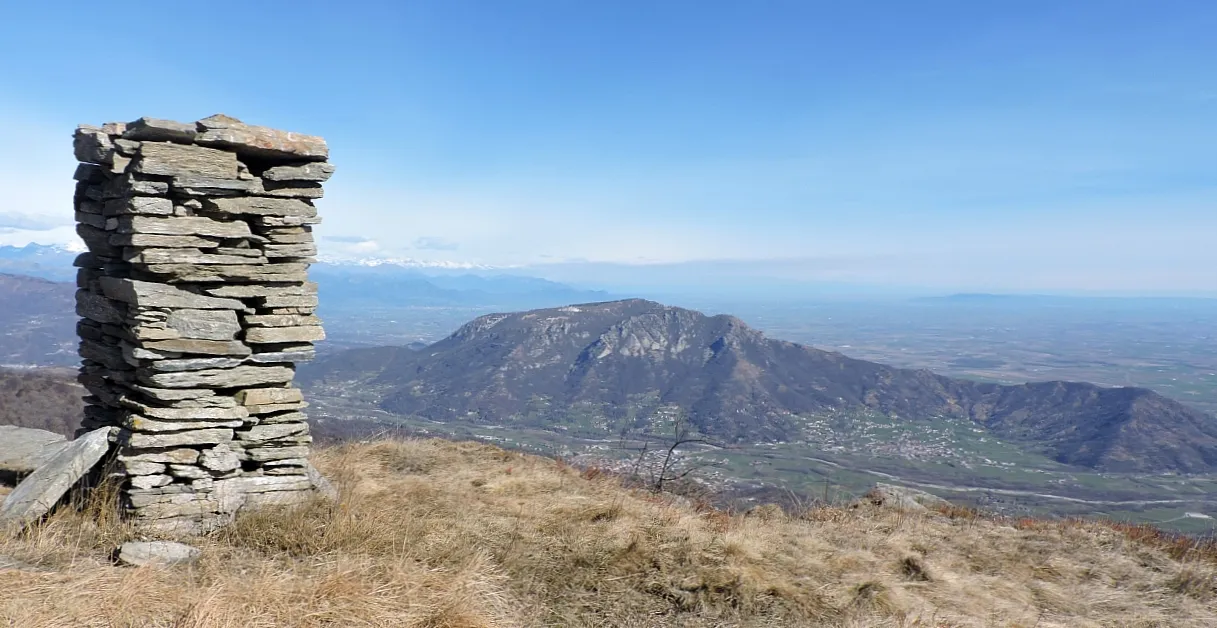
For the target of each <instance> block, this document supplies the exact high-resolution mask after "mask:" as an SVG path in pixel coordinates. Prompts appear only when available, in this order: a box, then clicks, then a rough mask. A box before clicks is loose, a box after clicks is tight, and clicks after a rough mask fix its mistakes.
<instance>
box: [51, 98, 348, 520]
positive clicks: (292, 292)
mask: <svg viewBox="0 0 1217 628" xmlns="http://www.w3.org/2000/svg"><path fill="white" fill-rule="evenodd" d="M74 146H75V152H76V158H77V159H78V160H79V161H81V162H83V163H81V164H80V166H79V167H78V168H77V170H76V176H75V179H76V181H77V185H76V195H75V209H76V221H77V223H78V224H77V226H76V229H77V233H78V234H79V235H80V237H81V238H82V239H83V240H84V242H85V244H86V245H87V246H88V252H87V253H84V254H82V255H80V257H79V258H78V259H77V260H76V266H77V267H78V269H79V270H78V275H77V286H78V287H79V290H78V291H77V295H76V298H77V313H78V314H79V315H80V316H81V320H80V321H79V323H78V331H79V334H80V356H81V358H82V367H81V371H80V382H81V383H82V384H83V385H84V386H85V387H86V388H87V389H88V391H89V392H90V393H91V394H90V396H89V397H87V398H86V402H87V406H86V410H85V419H84V423H83V429H84V430H92V429H96V428H98V427H103V426H116V427H119V428H121V430H120V431H119V436H118V441H117V443H116V445H117V461H118V473H119V474H120V476H121V478H122V481H123V489H122V493H123V498H124V504H125V507H126V508H127V509H128V512H129V514H131V515H132V516H133V517H134V518H135V520H136V521H137V523H140V524H142V525H145V526H148V527H152V528H156V529H163V530H174V531H188V532H189V531H202V530H207V529H211V528H214V527H216V526H218V525H223V524H224V523H225V522H227V521H229V520H230V519H231V517H232V515H233V514H234V513H235V512H237V511H238V510H240V509H241V508H243V507H250V506H258V505H262V504H269V503H290V502H293V501H297V500H299V499H301V498H302V497H305V496H307V495H308V494H309V493H310V492H311V490H312V489H313V484H312V482H311V481H310V478H309V469H310V467H309V465H308V461H307V457H308V453H309V444H310V443H311V440H312V438H311V436H309V428H308V423H307V422H306V417H305V414H304V412H303V410H304V408H305V407H306V406H307V403H306V402H305V401H304V397H303V395H302V394H301V392H300V390H299V389H298V388H295V387H294V386H293V385H292V378H293V375H294V371H295V367H294V363H295V362H297V361H299V360H308V359H311V358H312V357H313V343H314V342H316V341H318V340H322V339H323V338H324V337H325V335H324V332H323V331H322V328H321V322H320V320H319V319H318V318H317V317H316V315H315V309H316V307H317V286H316V284H314V283H311V282H309V281H308V277H307V269H308V266H309V264H310V263H311V262H312V261H314V259H315V258H314V256H315V255H316V248H315V245H314V243H313V235H312V227H311V225H313V224H316V223H318V222H320V219H319V218H318V217H317V210H316V208H315V206H314V204H313V201H314V200H315V199H318V198H320V197H321V194H322V185H321V184H322V182H324V181H326V180H327V179H329V177H330V175H331V174H332V173H333V171H334V168H333V166H331V165H330V164H329V163H327V162H326V159H327V158H328V155H329V150H328V148H327V146H326V143H325V140H323V139H321V138H319V137H314V136H308V135H301V134H298V133H289V132H285V131H278V130H274V129H269V128H265V127H258V126H251V125H246V124H244V123H242V122H241V121H239V120H236V119H234V118H231V117H228V116H224V115H216V116H212V117H210V118H206V119H203V120H200V121H198V122H196V123H189V124H184V123H180V122H173V121H169V120H158V119H152V118H141V119H139V120H136V121H135V122H131V123H127V124H122V123H110V124H106V125H103V126H101V127H100V128H98V127H92V126H81V127H80V128H78V129H77V131H76V135H75V141H74Z"/></svg>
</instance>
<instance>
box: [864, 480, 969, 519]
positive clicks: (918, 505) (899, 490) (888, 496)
mask: <svg viewBox="0 0 1217 628" xmlns="http://www.w3.org/2000/svg"><path fill="white" fill-rule="evenodd" d="M861 501H862V502H866V503H870V504H873V505H875V506H881V507H884V508H896V509H899V510H908V511H912V512H925V511H927V510H929V509H930V508H942V507H945V506H950V505H951V502H948V501H947V500H945V499H943V498H941V497H939V496H937V495H933V494H930V493H927V492H925V491H919V490H917V489H915V488H907V487H904V486H896V485H895V484H883V483H882V482H880V483H877V484H875V487H874V488H872V489H871V490H870V491H868V492H867V493H866V495H864V496H863V497H862V500H861Z"/></svg>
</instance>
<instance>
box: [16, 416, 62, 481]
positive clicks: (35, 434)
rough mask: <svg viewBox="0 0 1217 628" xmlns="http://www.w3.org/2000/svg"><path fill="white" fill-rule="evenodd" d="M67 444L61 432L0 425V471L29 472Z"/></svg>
mask: <svg viewBox="0 0 1217 628" xmlns="http://www.w3.org/2000/svg"><path fill="white" fill-rule="evenodd" d="M67 446H68V439H67V438H66V437H65V436H63V435H62V434H56V433H54V432H48V431H46V430H35V429H30V428H25V427H17V426H15V425H0V471H11V472H14V473H29V472H31V471H33V470H35V469H37V468H38V467H41V466H42V465H44V464H46V462H47V461H48V460H50V459H51V457H53V456H54V455H55V454H57V453H59V452H60V451H63V449H64V448H65V447H67Z"/></svg>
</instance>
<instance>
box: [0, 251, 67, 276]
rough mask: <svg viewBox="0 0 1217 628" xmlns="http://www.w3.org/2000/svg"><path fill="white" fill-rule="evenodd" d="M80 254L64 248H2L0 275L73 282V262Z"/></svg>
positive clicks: (0, 253)
mask: <svg viewBox="0 0 1217 628" xmlns="http://www.w3.org/2000/svg"><path fill="white" fill-rule="evenodd" d="M78 254H79V251H74V250H72V249H70V248H68V247H63V246H48V245H42V244H27V245H26V246H0V273H8V274H14V275H29V276H31V277H41V278H43V279H51V280H53V281H72V280H75V279H76V269H75V268H73V267H72V260H74V259H76V256H77V255H78Z"/></svg>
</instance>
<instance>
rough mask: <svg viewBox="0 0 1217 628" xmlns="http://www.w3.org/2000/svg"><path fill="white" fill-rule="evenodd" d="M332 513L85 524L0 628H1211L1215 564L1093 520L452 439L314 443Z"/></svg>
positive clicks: (40, 559) (312, 509)
mask: <svg viewBox="0 0 1217 628" xmlns="http://www.w3.org/2000/svg"><path fill="white" fill-rule="evenodd" d="M315 461H316V463H317V464H318V466H319V467H321V468H322V470H323V471H325V472H326V473H327V474H328V475H329V476H330V477H331V478H333V479H334V480H335V483H336V484H337V486H338V487H339V489H340V491H341V493H342V498H341V500H340V501H339V502H338V503H337V504H328V503H324V502H320V501H318V502H315V503H310V504H308V505H305V506H303V507H299V508H296V509H292V510H290V511H266V512H262V513H257V514H252V515H248V516H245V517H243V518H242V519H240V520H239V522H238V523H237V525H235V526H234V527H232V528H230V529H228V530H225V531H223V532H220V533H216V534H214V535H212V536H209V537H205V538H201V539H193V540H191V542H192V543H194V544H196V545H198V546H200V547H202V548H203V549H204V559H203V560H202V561H201V562H200V563H198V564H196V565H193V566H189V567H179V568H168V569H160V568H140V569H130V568H119V567H114V566H112V565H110V563H109V560H108V554H109V552H110V551H111V550H112V549H113V548H114V547H115V545H116V544H117V543H119V542H121V541H123V540H125V539H128V538H131V537H132V536H133V534H134V533H133V531H132V530H130V529H128V528H126V527H125V526H123V525H122V524H121V523H119V522H116V521H113V520H105V521H103V522H102V524H101V525H95V524H93V523H91V521H92V520H93V519H94V518H95V517H96V516H97V515H98V514H99V513H101V512H102V511H104V508H102V507H100V506H96V505H94V506H92V508H93V512H92V513H86V514H85V515H83V516H82V515H80V514H77V513H74V512H61V513H59V514H56V515H55V516H54V517H52V518H51V519H50V520H48V521H47V522H46V523H45V524H43V525H42V526H41V527H39V528H37V529H35V530H33V531H31V532H29V533H27V534H25V535H22V536H21V537H19V538H11V539H0V554H4V555H8V556H10V557H12V558H15V559H17V560H19V561H24V562H26V563H31V564H35V565H40V566H43V567H46V568H48V569H49V570H48V571H45V572H30V571H16V570H3V569H0V592H2V593H0V626H3V625H12V626H21V627H23V628H25V627H39V626H174V627H180V628H185V627H192V628H213V627H214V628H218V627H228V626H232V627H237V626H241V627H245V626H419V627H424V626H431V627H440V626H451V627H475V626H638V627H641V626H707V627H708V626H820V625H826V626H849V627H863V626H934V627H945V626H1027V627H1031V626H1040V627H1047V626H1070V627H1073V626H1112V625H1119V626H1213V625H1217V564H1215V563H1214V561H1213V560H1212V557H1211V556H1206V555H1203V554H1197V553H1195V552H1193V553H1192V554H1186V553H1185V554H1180V553H1179V552H1178V551H1177V549H1172V547H1173V546H1171V544H1170V543H1169V542H1165V541H1162V540H1161V539H1157V540H1156V539H1152V538H1136V537H1137V535H1136V534H1135V533H1131V532H1129V531H1127V530H1121V529H1118V528H1117V527H1113V526H1109V525H1101V524H1084V523H1078V522H1071V523H1069V524H1060V523H1051V522H1004V521H995V520H991V519H987V518H984V517H979V516H975V515H967V514H966V513H962V512H952V513H946V514H942V513H931V514H922V515H915V514H907V513H900V512H893V511H888V510H879V509H872V508H869V507H867V508H859V509H848V508H820V509H814V510H809V511H807V512H805V513H801V514H799V515H798V516H787V515H786V514H783V513H781V512H780V511H776V510H774V509H765V510H761V511H758V514H756V515H754V516H745V515H737V514H730V513H723V512H720V511H714V510H709V509H704V508H703V509H696V508H693V507H691V506H688V505H687V504H685V503H684V502H681V501H674V500H672V499H669V498H664V497H657V496H653V495H650V494H647V493H644V492H631V491H627V490H624V489H622V488H621V487H620V485H619V484H618V483H617V482H616V480H615V479H614V478H612V477H611V476H607V475H602V474H597V473H594V472H592V473H589V472H584V471H580V470H579V469H576V468H572V467H569V466H565V465H563V464H562V463H560V462H555V461H552V460H546V459H542V458H535V457H529V456H523V455H520V454H516V453H510V452H505V451H502V450H499V449H496V448H493V447H489V446H484V445H478V444H471V443H449V442H444V441H404V442H403V441H394V442H376V443H365V444H352V445H344V446H340V447H335V448H330V449H324V450H321V451H319V452H318V453H317V454H316V460H315Z"/></svg>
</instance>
